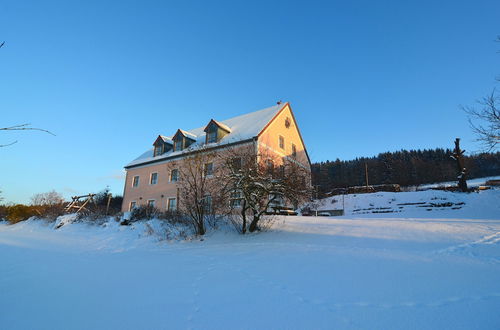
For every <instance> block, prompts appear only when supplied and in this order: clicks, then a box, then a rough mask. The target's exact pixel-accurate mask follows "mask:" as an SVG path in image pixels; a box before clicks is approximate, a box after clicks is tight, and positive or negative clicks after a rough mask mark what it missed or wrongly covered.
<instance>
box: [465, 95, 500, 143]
mask: <svg viewBox="0 0 500 330" xmlns="http://www.w3.org/2000/svg"><path fill="white" fill-rule="evenodd" d="M477 103H478V104H479V106H480V108H479V109H478V108H475V107H463V109H464V111H465V112H467V114H468V115H469V124H470V127H471V128H472V130H473V131H474V133H476V136H477V141H479V142H481V143H482V144H483V145H484V146H485V148H486V150H487V151H491V150H493V149H496V148H497V147H498V145H499V143H500V108H499V104H500V94H498V92H497V91H496V90H493V92H492V93H491V94H490V95H488V96H486V97H483V98H482V99H481V100H479V101H478V102H477Z"/></svg>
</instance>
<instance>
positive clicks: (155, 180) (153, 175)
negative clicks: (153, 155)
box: [149, 172, 158, 184]
mask: <svg viewBox="0 0 500 330" xmlns="http://www.w3.org/2000/svg"><path fill="white" fill-rule="evenodd" d="M157 183H158V173H156V172H155V173H151V178H150V179H149V184H157Z"/></svg>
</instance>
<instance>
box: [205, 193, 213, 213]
mask: <svg viewBox="0 0 500 330" xmlns="http://www.w3.org/2000/svg"><path fill="white" fill-rule="evenodd" d="M203 209H204V210H205V212H206V213H210V212H212V196H210V195H206V196H205V198H203Z"/></svg>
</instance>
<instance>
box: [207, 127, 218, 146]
mask: <svg viewBox="0 0 500 330" xmlns="http://www.w3.org/2000/svg"><path fill="white" fill-rule="evenodd" d="M214 142H217V130H213V131H211V132H208V133H207V143H214Z"/></svg>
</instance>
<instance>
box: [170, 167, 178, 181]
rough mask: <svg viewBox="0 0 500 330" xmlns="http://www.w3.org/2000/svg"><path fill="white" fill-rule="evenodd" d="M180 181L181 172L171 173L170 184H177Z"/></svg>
mask: <svg viewBox="0 0 500 330" xmlns="http://www.w3.org/2000/svg"><path fill="white" fill-rule="evenodd" d="M178 180H179V170H178V169H173V170H172V171H170V182H177V181H178Z"/></svg>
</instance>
